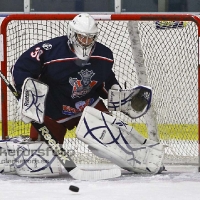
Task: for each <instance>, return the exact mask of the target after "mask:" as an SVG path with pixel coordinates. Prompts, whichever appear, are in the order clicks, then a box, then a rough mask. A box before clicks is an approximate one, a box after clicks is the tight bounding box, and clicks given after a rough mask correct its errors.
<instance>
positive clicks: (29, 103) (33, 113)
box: [19, 78, 48, 123]
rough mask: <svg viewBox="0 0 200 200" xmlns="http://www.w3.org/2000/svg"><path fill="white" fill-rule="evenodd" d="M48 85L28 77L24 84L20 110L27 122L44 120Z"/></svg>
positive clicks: (41, 121)
mask: <svg viewBox="0 0 200 200" xmlns="http://www.w3.org/2000/svg"><path fill="white" fill-rule="evenodd" d="M47 93H48V86H47V85H46V84H44V83H42V82H40V81H38V80H35V79H32V78H26V79H25V81H24V83H23V86H22V94H21V99H20V102H19V103H20V110H19V113H20V115H21V118H22V120H23V119H24V120H23V121H24V122H25V123H29V122H30V121H35V122H37V123H43V122H44V112H45V100H46V96H47Z"/></svg>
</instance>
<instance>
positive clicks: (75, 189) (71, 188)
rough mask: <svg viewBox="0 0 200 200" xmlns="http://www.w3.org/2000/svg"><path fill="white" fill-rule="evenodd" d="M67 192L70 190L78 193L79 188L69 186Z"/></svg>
mask: <svg viewBox="0 0 200 200" xmlns="http://www.w3.org/2000/svg"><path fill="white" fill-rule="evenodd" d="M69 190H71V191H72V192H78V191H79V188H78V187H76V186H74V185H70V186H69Z"/></svg>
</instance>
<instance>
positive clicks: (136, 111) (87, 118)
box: [0, 13, 164, 177]
mask: <svg viewBox="0 0 200 200" xmlns="http://www.w3.org/2000/svg"><path fill="white" fill-rule="evenodd" d="M97 25H98V24H97V23H96V21H95V19H93V17H92V16H90V15H89V14H87V13H82V14H79V15H77V16H76V17H75V18H74V19H73V20H72V21H70V22H69V25H68V27H66V29H67V35H64V36H60V37H56V38H52V39H49V40H46V41H42V42H39V43H37V44H35V45H33V46H32V47H30V48H29V49H27V50H26V51H25V52H24V53H23V54H22V55H21V56H20V57H19V58H18V59H17V61H16V63H15V64H14V66H13V67H12V69H11V73H12V80H13V84H14V87H15V89H16V93H17V94H21V98H20V101H19V109H18V111H19V115H20V117H21V120H22V121H24V122H25V123H30V122H31V127H30V132H29V133H27V134H28V135H29V136H30V139H31V140H24V139H23V138H14V139H8V140H5V141H1V142H0V150H1V152H2V154H1V157H0V159H1V162H0V171H1V172H6V173H10V172H12V173H17V174H18V175H20V176H30V177H36V176H37V177H44V176H45V177H48V176H57V175H60V173H61V171H62V170H61V164H60V162H59V160H58V159H57V157H56V156H55V155H54V153H53V152H52V151H51V149H49V146H52V144H51V145H47V144H46V143H44V141H46V140H45V138H44V137H43V138H42V137H40V136H41V134H38V132H39V131H38V129H37V128H35V126H33V122H34V123H37V124H41V123H44V125H45V126H46V127H47V128H48V130H49V131H50V132H52V135H53V136H54V138H55V139H54V142H56V144H58V145H59V144H60V145H61V146H62V144H63V142H64V137H65V134H66V131H68V130H71V129H73V128H74V127H75V126H76V127H77V129H76V135H77V138H78V139H79V140H81V141H83V142H84V143H86V144H87V146H88V148H89V149H90V150H91V151H92V152H93V153H94V154H96V155H98V156H100V157H103V158H106V159H108V160H110V161H111V162H112V163H115V164H117V165H118V166H119V167H121V168H123V169H126V170H128V171H131V172H135V173H152V174H155V173H158V172H159V171H162V169H163V156H164V148H163V145H162V144H160V143H158V142H155V141H152V140H149V139H148V138H144V137H143V136H142V135H140V134H139V133H138V132H137V131H136V130H135V129H134V128H133V127H132V126H130V125H128V124H127V123H126V122H122V121H121V120H120V119H117V118H115V117H114V116H111V115H110V112H113V111H116V112H123V113H124V114H125V115H128V116H129V117H131V118H133V119H136V118H138V117H141V116H143V115H145V114H146V112H148V110H149V108H150V106H151V99H152V91H151V88H150V87H147V86H143V85H138V86H135V87H133V88H130V89H124V90H123V89H122V88H121V86H120V83H119V80H117V78H116V76H115V73H114V70H113V64H114V56H113V52H112V50H111V49H110V48H109V47H107V46H105V45H104V44H102V43H100V42H97V38H98V35H99V29H98V26H97ZM102 99H108V104H107V105H105V102H104V101H103V100H102ZM51 142H52V141H51Z"/></svg>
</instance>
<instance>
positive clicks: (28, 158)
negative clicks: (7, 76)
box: [0, 79, 164, 177]
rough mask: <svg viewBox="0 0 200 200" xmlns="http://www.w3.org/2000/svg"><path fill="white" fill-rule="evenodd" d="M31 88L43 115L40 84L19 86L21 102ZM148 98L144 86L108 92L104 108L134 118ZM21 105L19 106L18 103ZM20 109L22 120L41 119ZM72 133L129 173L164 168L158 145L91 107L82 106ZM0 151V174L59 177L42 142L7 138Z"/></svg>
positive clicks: (53, 159)
mask: <svg viewBox="0 0 200 200" xmlns="http://www.w3.org/2000/svg"><path fill="white" fill-rule="evenodd" d="M33 85H34V86H36V87H38V88H40V89H41V90H37V94H38V95H39V96H43V100H41V102H40V104H42V105H43V106H41V107H40V111H42V113H43V112H44V110H43V109H44V101H45V98H46V97H45V96H46V94H47V92H48V89H47V88H46V86H45V85H44V84H42V83H40V82H38V81H35V80H33V79H27V80H26V81H25V83H24V86H23V92H22V98H21V101H22V102H24V101H25V100H27V94H26V93H25V92H24V91H27V90H31V91H33V87H32V86H33ZM113 88H115V87H113ZM44 94H45V95H44ZM151 96H152V94H151V88H149V87H145V86H136V87H134V88H132V89H130V90H122V89H119V88H118V89H117V90H116V88H115V89H111V90H109V96H108V108H109V110H110V111H112V110H113V109H114V110H118V111H121V112H124V113H125V114H127V115H129V116H130V117H131V118H137V117H138V116H142V115H144V114H145V113H146V112H147V111H148V109H149V107H150V103H151ZM29 100H30V99H29ZM31 101H32V100H31ZM42 101H43V103H42ZM20 104H21V102H20ZM21 106H22V107H23V105H22V104H21ZM24 109H25V110H26V107H25V108H22V111H23V114H24V115H23V116H24V117H25V118H26V119H29V120H34V121H37V123H39V122H40V121H41V120H43V117H44V116H43V115H41V114H33V113H34V112H33V111H30V112H25V111H24ZM22 111H21V112H22ZM32 115H33V116H32ZM37 117H39V118H37ZM76 134H77V138H78V139H80V140H81V141H83V142H84V143H86V144H87V145H88V148H89V149H90V150H91V151H92V152H93V153H94V154H95V155H97V156H99V157H101V158H105V159H108V160H109V161H111V162H112V163H114V164H116V165H118V166H119V167H121V168H123V169H125V170H128V171H130V172H134V173H152V174H156V173H159V172H161V171H162V170H163V169H164V167H163V157H164V147H163V145H162V144H160V143H158V142H155V141H152V140H149V139H147V138H144V137H143V136H142V135H140V134H139V133H138V132H137V131H136V130H135V129H134V128H133V127H132V126H130V125H128V124H127V123H125V122H123V121H121V120H120V119H117V118H115V117H113V116H111V115H110V114H108V113H106V112H102V111H99V110H97V109H95V108H93V107H91V106H86V107H85V109H84V111H83V113H82V116H81V118H80V121H79V123H78V126H77V128H76ZM0 150H1V163H0V171H1V172H4V173H17V174H18V175H20V176H29V177H51V176H58V175H60V174H62V169H61V164H60V163H59V161H58V159H57V158H56V156H55V155H54V154H53V152H52V151H51V149H50V148H49V147H48V145H46V144H45V143H44V142H43V141H30V140H24V139H23V138H13V139H8V140H6V141H2V142H1V143H0ZM5 161H6V162H5Z"/></svg>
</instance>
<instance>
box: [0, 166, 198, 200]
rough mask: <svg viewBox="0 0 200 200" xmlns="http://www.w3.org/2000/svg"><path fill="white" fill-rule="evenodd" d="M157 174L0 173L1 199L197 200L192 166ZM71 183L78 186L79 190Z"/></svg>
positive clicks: (196, 171) (196, 182) (178, 167)
mask: <svg viewBox="0 0 200 200" xmlns="http://www.w3.org/2000/svg"><path fill="white" fill-rule="evenodd" d="M166 168H167V171H166V172H163V173H162V174H158V175H136V174H127V173H126V172H125V171H123V175H122V177H119V178H115V179H111V180H102V181H94V182H91V181H78V180H73V179H72V178H70V177H69V175H68V174H67V173H65V174H64V175H63V176H62V177H58V178H25V177H19V176H17V175H3V174H0V185H1V190H0V200H27V199H28V200H174V199H176V200H199V199H200V173H199V172H198V170H197V167H194V166H186V165H185V166H166ZM70 185H75V186H77V187H79V188H80V190H79V192H78V193H75V192H72V191H70V190H69V186H70Z"/></svg>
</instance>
